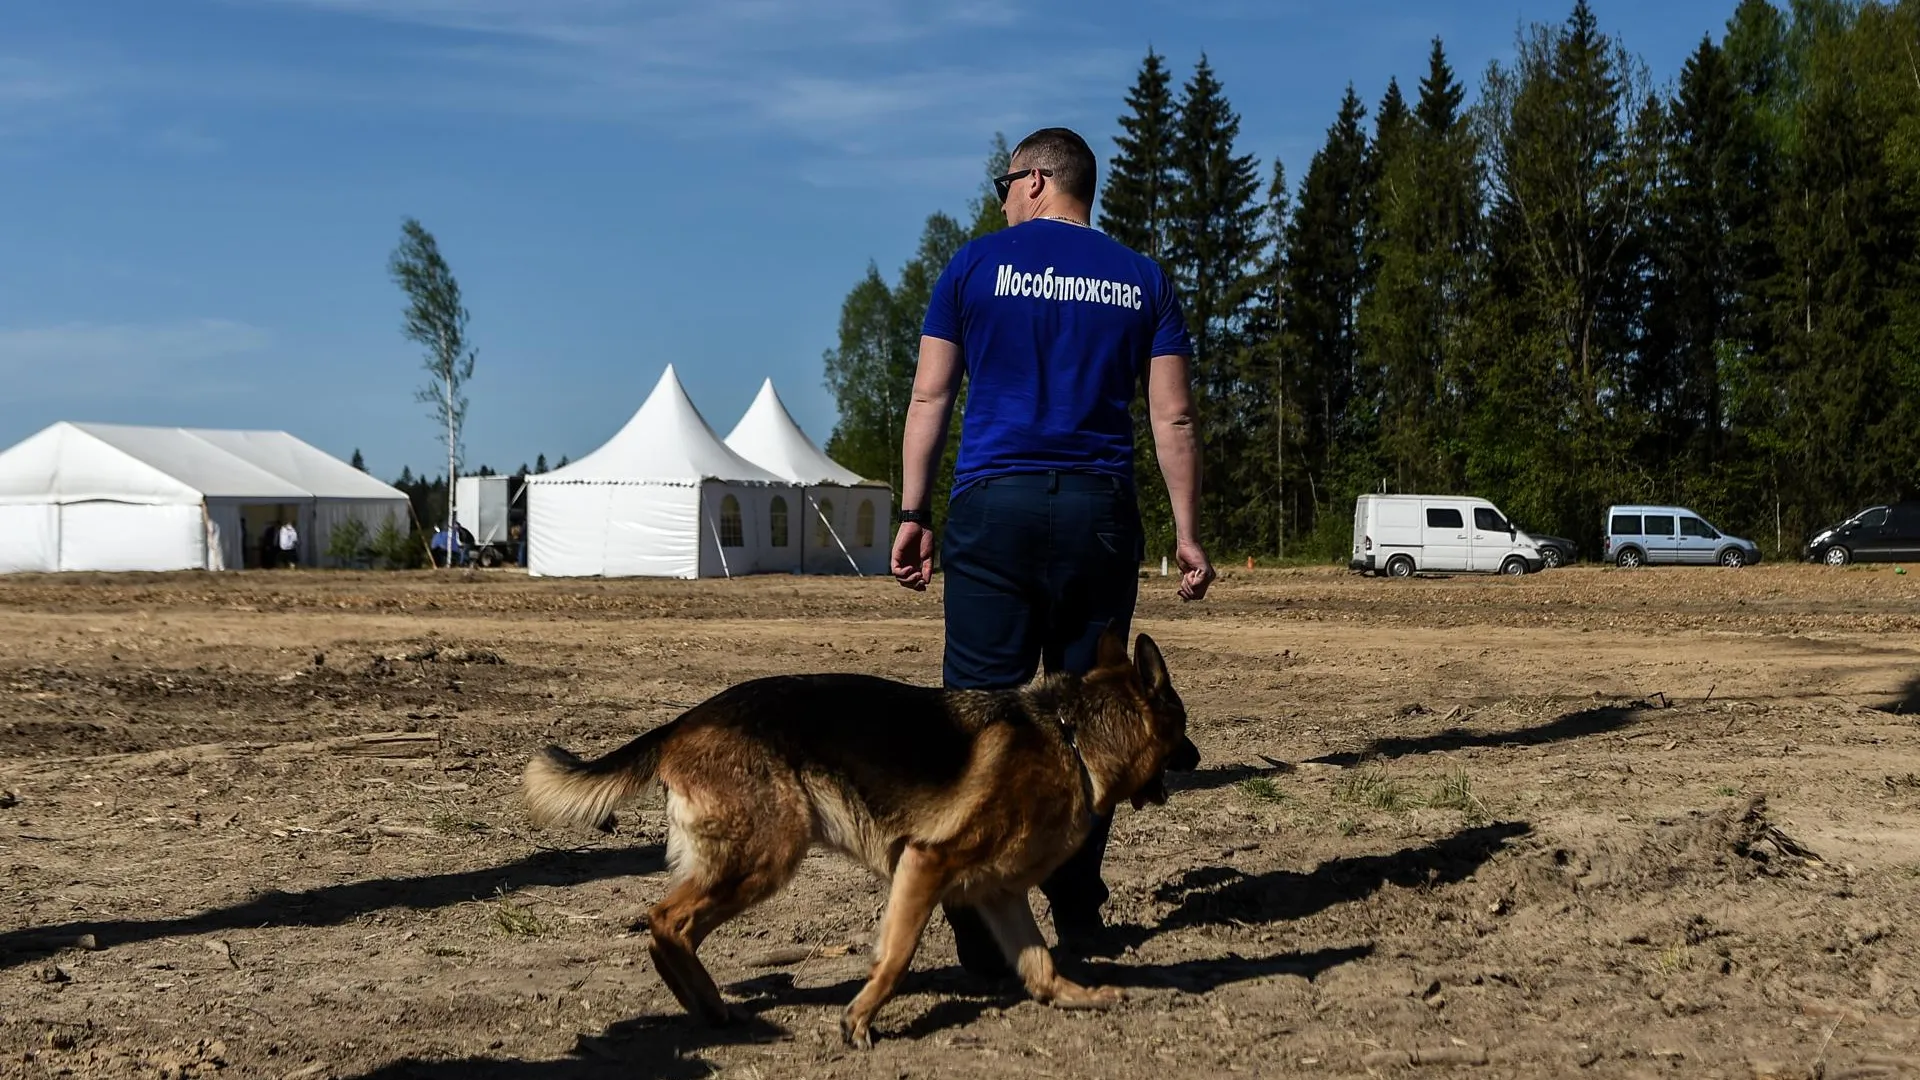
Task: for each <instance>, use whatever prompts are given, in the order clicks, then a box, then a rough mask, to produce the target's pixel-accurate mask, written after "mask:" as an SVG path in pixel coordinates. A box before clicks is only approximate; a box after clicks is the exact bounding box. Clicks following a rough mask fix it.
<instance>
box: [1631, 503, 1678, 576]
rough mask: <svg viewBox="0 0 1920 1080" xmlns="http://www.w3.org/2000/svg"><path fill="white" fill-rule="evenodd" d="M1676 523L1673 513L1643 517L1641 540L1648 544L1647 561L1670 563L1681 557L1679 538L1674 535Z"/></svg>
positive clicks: (1649, 562) (1650, 562) (1651, 562)
mask: <svg viewBox="0 0 1920 1080" xmlns="http://www.w3.org/2000/svg"><path fill="white" fill-rule="evenodd" d="M1674 529H1675V523H1674V517H1673V515H1672V514H1648V515H1646V516H1645V517H1644V518H1642V519H1641V524H1640V533H1641V537H1640V539H1641V542H1642V543H1644V544H1646V546H1647V563H1648V564H1649V565H1651V564H1653V563H1670V562H1673V561H1675V560H1676V559H1678V558H1679V557H1680V551H1679V547H1678V538H1677V537H1676V536H1675V535H1674Z"/></svg>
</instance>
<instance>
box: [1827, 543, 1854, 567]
mask: <svg viewBox="0 0 1920 1080" xmlns="http://www.w3.org/2000/svg"><path fill="white" fill-rule="evenodd" d="M1820 558H1821V561H1822V562H1825V563H1826V564H1827V565H1828V566H1845V565H1847V562H1848V560H1850V559H1852V558H1853V556H1852V555H1851V554H1849V553H1848V551H1847V549H1846V548H1843V547H1841V546H1840V545H1839V544H1835V545H1833V546H1832V547H1830V548H1828V549H1827V553H1826V554H1825V555H1822V556H1821V557H1820Z"/></svg>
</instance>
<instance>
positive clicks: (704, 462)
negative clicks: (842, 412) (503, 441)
mask: <svg viewBox="0 0 1920 1080" xmlns="http://www.w3.org/2000/svg"><path fill="white" fill-rule="evenodd" d="M526 491H527V570H528V572H529V573H532V574H534V575H547V576H554V577H591V576H600V577H678V578H694V577H718V576H722V575H724V576H727V577H732V576H734V575H737V574H752V573H758V572H761V571H766V570H779V569H785V567H784V566H782V565H780V563H781V559H780V558H779V556H778V553H777V552H776V551H775V549H774V547H773V545H772V543H771V541H770V536H771V532H770V528H769V525H768V521H769V518H770V515H771V514H772V511H773V508H774V500H775V499H777V498H778V499H783V500H784V499H797V498H798V496H799V486H798V485H796V484H793V483H791V482H789V481H787V480H784V479H782V478H781V477H779V476H776V475H774V474H773V473H771V472H768V471H767V470H765V469H762V468H760V467H759V466H757V465H754V464H752V463H751V462H748V461H747V460H745V459H744V458H742V457H741V456H740V455H739V454H737V453H735V452H733V451H732V450H730V449H728V448H727V445H726V444H725V443H723V442H721V441H720V438H719V436H717V435H715V434H714V433H713V429H712V428H711V427H709V426H707V421H706V419H705V418H704V417H702V416H701V415H700V410H698V409H696V408H694V407H693V402H692V400H691V399H689V398H688V397H687V392H686V390H685V388H683V387H682V386H681V385H680V378H679V376H677V375H675V374H674V371H673V366H672V365H671V364H669V365H668V366H667V369H666V370H665V371H664V372H662V373H661V374H660V381H659V382H658V383H656V384H655V385H654V388H653V392H652V393H650V394H648V395H647V400H646V401H645V402H644V403H643V404H642V405H641V406H640V408H639V410H638V411H637V412H635V413H634V414H633V418H632V419H630V420H628V421H627V423H626V425H625V426H624V427H622V428H621V429H620V430H619V431H617V432H615V433H614V436H613V437H612V438H611V439H608V440H607V441H606V443H605V444H604V445H602V446H601V447H600V448H599V449H598V450H595V451H594V452H593V453H591V454H588V455H587V456H585V457H583V458H581V459H580V460H578V461H576V462H574V463H572V464H571V465H568V466H567V467H565V468H563V469H555V470H554V471H552V472H549V473H541V474H539V475H537V476H529V477H527V489H526Z"/></svg>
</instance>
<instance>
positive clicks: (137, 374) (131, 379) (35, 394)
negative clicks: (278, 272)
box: [0, 319, 272, 401]
mask: <svg viewBox="0 0 1920 1080" xmlns="http://www.w3.org/2000/svg"><path fill="white" fill-rule="evenodd" d="M271 340H272V338H271V335H269V334H268V333H267V332H266V331H265V330H262V329H261V328H259V327H256V326H250V325H248V324H246V323H241V322H235V321H232V320H229V319H188V320H180V321H175V322H163V323H91V322H74V323H62V324H58V325H54V326H37V327H18V328H12V329H8V328H4V327H0V380H4V382H5V384H6V386H7V391H8V394H9V396H10V397H14V398H15V399H16V400H25V401H31V400H47V399H55V398H58V399H61V400H65V401H79V400H87V399H98V400H103V401H117V400H122V399H125V398H128V397H133V396H144V397H156V398H170V399H180V398H195V397H203V396H205V395H207V394H210V393H220V392H223V391H231V390H234V389H237V388H240V387H242V386H243V385H244V381H245V380H244V379H243V378H241V376H242V375H243V374H244V371H245V366H246V364H247V363H249V362H251V361H252V360H253V359H255V358H256V357H257V356H258V354H260V353H261V352H263V351H264V350H266V349H267V347H268V346H269V344H270V343H271Z"/></svg>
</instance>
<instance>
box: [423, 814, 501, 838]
mask: <svg viewBox="0 0 1920 1080" xmlns="http://www.w3.org/2000/svg"><path fill="white" fill-rule="evenodd" d="M432 825H433V828H434V831H435V832H443V833H448V834H452V835H459V834H462V833H483V832H487V831H488V830H490V829H492V828H493V826H491V825H488V824H487V823H486V822H484V821H476V820H474V819H473V818H464V817H461V816H460V815H459V814H456V813H453V812H452V811H450V810H442V811H440V812H438V813H436V814H434V815H433V819H432Z"/></svg>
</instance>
